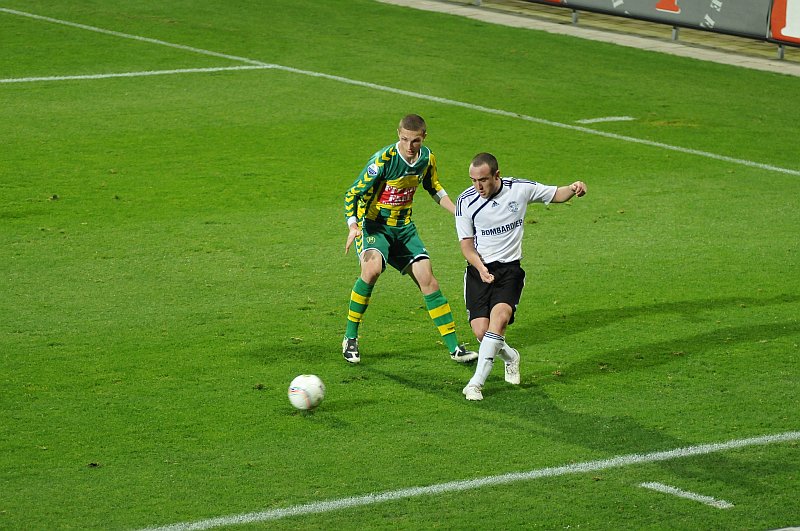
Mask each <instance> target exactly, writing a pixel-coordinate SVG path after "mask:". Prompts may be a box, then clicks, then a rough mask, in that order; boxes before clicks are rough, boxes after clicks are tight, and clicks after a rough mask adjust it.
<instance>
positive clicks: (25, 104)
mask: <svg viewBox="0 0 800 531" xmlns="http://www.w3.org/2000/svg"><path fill="white" fill-rule="evenodd" d="M26 14H33V15H37V16H40V17H47V18H46V19H44V18H33V17H31V16H27V15H26ZM59 21H63V22H68V23H72V25H69V24H64V23H61V22H59ZM96 28H99V29H102V30H105V31H103V32H101V31H96V30H95V29H96ZM134 37H135V38H134ZM0 50H2V53H0V103H1V104H0V249H2V251H0V253H1V255H2V259H1V260H0V279H1V280H0V282H1V283H2V290H0V404H2V421H0V485H2V489H1V490H2V496H0V528H3V529H20V530H22V529H141V528H146V527H152V526H165V525H171V524H183V523H192V522H209V521H210V519H214V518H223V520H220V521H218V522H217V523H219V524H220V525H222V526H230V527H235V528H237V529H240V528H252V529H260V528H270V529H388V528H391V529H426V528H440V529H478V528H486V527H494V528H497V529H511V528H522V527H525V528H539V529H566V528H571V529H575V528H581V529H637V530H638V529H687V530H689V529H753V530H756V529H758V530H762V529H775V528H781V527H788V526H797V525H800V516H798V515H800V501H798V500H800V498H799V497H798V496H797V487H798V484H799V482H800V477H799V476H798V473H799V472H798V471H800V454H799V453H798V442H797V441H798V438H797V436H796V435H797V431H798V430H799V429H800V423H799V422H798V416H797V413H798V411H799V410H800V409H799V407H798V401H799V400H800V366H799V365H798V355H800V347H798V344H800V321H799V320H798V316H799V315H800V274H799V273H798V271H799V269H798V261H799V259H800V237H799V236H798V227H800V200H799V199H798V194H797V184H798V182H800V160H799V159H798V149H797V131H798V124H800V79H798V78H793V77H789V76H781V75H776V74H768V73H763V72H755V71H749V70H744V69H738V68H734V67H728V66H722V65H718V64H712V63H705V62H700V61H695V60H690V59H683V58H677V57H668V56H661V55H657V54H653V53H649V52H646V51H640V50H634V49H627V48H621V47H617V46H614V45H609V44H601V43H596V42H588V41H581V40H576V39H572V38H568V37H563V36H554V35H548V34H544V33H539V32H535V31H525V30H520V29H512V28H507V27H501V26H494V25H490V24H486V23H482V22H480V21H476V20H470V19H465V18H459V17H453V16H448V15H441V14H433V13H426V12H421V11H416V10H411V9H405V8H399V7H394V6H390V5H385V4H381V3H378V2H371V1H366V0H352V1H348V2H319V1H310V0H308V1H307V0H262V1H259V2H244V1H240V0H233V1H230V2H211V1H208V0H199V1H191V2H190V1H188V0H183V1H181V0H179V1H175V2H166V3H165V2H156V1H153V0H145V1H137V2H133V1H131V0H122V1H120V2H111V3H110V2H101V1H99V0H83V1H81V2H67V1H65V0H26V1H22V0H4V1H3V2H2V4H1V5H0ZM265 65H266V66H270V65H272V66H273V67H265ZM275 65H277V66H275ZM240 67H247V69H235V68H240ZM284 67H285V68H284ZM292 69H295V70H292ZM169 72H171V73H169ZM137 73H138V74H137ZM144 73H149V74H150V75H144ZM122 74H130V75H124V76H123V75H122ZM81 76H83V77H81ZM33 78H38V79H33ZM409 112H416V113H419V114H421V115H422V116H424V117H425V118H426V120H427V121H428V124H429V135H428V145H429V146H430V147H431V148H432V149H433V151H434V153H436V155H437V157H438V160H439V163H440V171H441V177H442V181H443V183H444V185H445V187H446V188H447V190H448V191H449V193H450V195H451V196H453V197H455V196H456V195H457V194H458V193H460V192H461V191H462V190H464V189H465V188H466V187H467V186H469V184H470V183H469V179H468V175H467V166H468V163H469V160H470V158H471V157H472V155H474V154H475V153H477V152H479V151H491V152H493V153H495V154H496V155H497V156H498V158H499V160H500V163H501V172H502V173H503V174H504V175H508V176H511V175H514V176H519V177H525V178H532V179H536V180H540V181H542V182H545V183H551V184H567V183H569V182H572V181H573V180H575V179H582V180H584V181H586V182H587V184H588V187H589V193H588V195H587V196H586V197H585V198H582V199H580V200H575V201H572V202H571V203H569V204H564V205H553V206H552V207H549V208H543V207H541V205H539V206H538V207H537V208H533V209H532V211H531V212H530V213H529V215H528V224H527V226H526V240H525V247H524V252H525V258H524V262H523V265H524V267H525V269H526V270H527V272H528V282H527V286H526V288H525V293H524V295H523V301H522V303H521V305H520V307H519V310H518V314H517V323H515V324H514V325H512V326H511V327H510V328H509V331H508V334H507V337H508V340H509V342H510V343H511V344H512V345H514V346H516V347H517V348H519V350H520V352H521V354H522V367H521V369H522V384H521V385H520V386H519V387H512V386H508V385H506V384H505V383H504V382H503V378H502V370H501V368H500V367H495V370H494V373H493V374H492V376H491V377H490V379H489V380H488V382H487V385H486V387H485V390H484V395H485V399H484V401H483V402H480V403H468V402H467V401H465V400H464V398H463V396H462V395H461V388H462V387H463V386H464V384H465V382H466V381H467V380H468V379H469V377H470V375H471V373H472V370H473V367H472V366H468V367H464V366H460V365H457V364H455V363H453V362H452V361H451V360H450V359H449V357H448V355H447V353H446V350H445V348H444V347H443V346H442V345H441V343H440V342H439V340H438V337H437V333H436V331H435V329H434V327H433V325H432V324H431V322H430V320H429V319H428V317H427V315H426V313H425V311H424V307H423V302H422V299H421V296H420V295H419V293H418V291H417V290H416V288H415V287H414V286H413V284H412V283H411V281H410V280H409V279H408V278H405V277H401V276H400V275H398V274H397V273H396V272H393V271H389V272H387V274H386V275H384V276H383V277H382V278H381V279H380V282H379V284H378V286H377V288H376V290H375V293H374V296H373V299H372V305H371V306H370V308H369V311H368V312H367V314H366V320H365V322H364V324H363V326H362V330H361V332H362V339H361V348H362V363H361V365H360V366H348V365H347V364H346V363H345V362H344V361H343V359H342V357H341V354H340V342H341V336H342V333H343V330H344V325H345V315H346V310H347V300H348V294H349V290H350V288H351V287H352V284H353V281H354V280H355V278H356V275H357V273H358V268H357V263H356V260H355V258H354V257H353V255H352V253H351V254H350V255H347V256H345V255H344V253H343V250H344V243H345V238H346V234H347V230H346V227H345V223H344V219H343V206H342V200H343V193H344V190H345V189H346V187H347V186H348V185H349V184H350V183H351V182H352V181H353V180H354V179H355V177H356V172H358V171H359V170H360V168H361V167H362V165H363V163H364V162H365V161H366V159H367V158H368V157H369V155H370V154H371V153H372V152H373V151H375V150H376V149H378V148H379V147H381V146H383V145H386V144H388V143H389V142H391V141H392V140H393V138H394V137H393V134H394V133H393V132H394V128H395V126H396V123H397V121H398V120H399V118H400V117H401V116H402V115H403V114H406V113H409ZM608 116H628V117H631V118H633V119H632V120H629V121H617V122H598V123H593V124H590V125H581V124H580V123H578V121H579V120H586V119H594V118H602V117H608ZM415 219H416V221H417V224H418V226H419V227H420V232H421V235H422V237H423V239H424V241H425V243H426V244H427V246H428V247H429V250H430V251H431V255H432V259H433V267H434V271H435V273H436V275H437V277H438V278H439V280H440V283H441V284H442V289H443V291H444V293H445V294H446V295H447V296H448V298H449V300H450V303H451V305H452V307H453V310H454V312H455V314H456V319H457V327H458V331H459V335H460V336H461V339H462V340H465V341H467V342H471V343H472V345H473V347H474V346H475V340H474V338H472V337H471V336H470V334H469V326H468V324H467V323H466V321H465V314H464V305H463V301H462V298H461V293H462V287H461V280H462V271H463V259H462V258H461V256H460V253H459V249H458V242H457V241H456V235H455V229H454V224H453V222H452V220H451V219H448V216H447V215H446V213H445V212H444V211H443V210H441V209H439V208H438V207H436V205H435V204H433V202H431V201H428V200H427V198H426V197H422V196H420V197H418V199H417V204H416V209H415ZM398 308H399V309H400V313H399V315H398V311H397V309H398ZM300 373H313V374H317V375H319V376H320V377H321V378H322V379H323V380H324V381H325V383H326V386H327V396H326V398H325V401H324V402H323V403H322V405H321V406H320V407H319V408H318V409H317V410H316V411H314V412H312V413H302V412H299V411H296V410H294V409H293V408H292V407H291V406H290V404H289V402H288V400H287V397H286V390H287V386H288V384H289V382H290V381H291V380H292V378H294V376H296V375H297V374H300ZM785 434H790V435H789V436H787V437H786V438H785V439H783V440H779V441H777V442H771V443H770V444H752V445H750V444H748V445H742V446H741V447H730V448H728V447H725V448H724V449H719V450H718V451H714V452H710V453H701V454H697V455H689V454H685V455H684V454H680V455H677V456H676V457H675V458H670V459H664V460H654V459H650V458H649V457H647V456H653V455H656V454H657V453H658V452H666V451H670V450H675V449H686V448H695V447H698V446H702V445H707V444H715V443H726V442H729V441H742V440H749V439H752V438H759V437H770V436H780V435H785ZM791 434H794V435H791ZM734 446H735V445H734ZM633 455H638V456H646V457H647V458H646V459H645V460H644V461H635V460H634V461H627V460H624V461H621V463H624V465H623V464H621V465H619V466H609V467H597V468H595V469H593V470H587V471H581V470H582V469H578V468H574V469H573V468H565V469H560V468H559V467H570V466H573V467H575V466H579V465H581V464H582V463H594V462H605V461H604V460H613V459H615V458H619V457H621V456H633ZM551 468H552V469H557V470H566V471H568V473H566V472H565V473H563V474H561V473H559V474H553V475H540V474H539V473H538V472H536V473H535V474H532V476H531V477H529V478H527V479H521V480H519V481H514V482H510V483H496V484H486V485H483V486H480V485H477V484H475V485H474V488H472V487H470V488H466V489H464V490H452V489H451V490H448V489H443V490H442V491H440V492H434V491H424V490H422V491H419V492H418V491H414V490H413V489H424V488H426V487H431V486H437V485H445V484H449V483H450V482H457V481H467V482H469V481H473V480H480V479H481V478H490V477H497V476H500V477H505V476H503V475H505V474H511V473H517V472H520V473H526V472H531V471H542V470H547V469H551ZM534 476H535V477H534ZM643 483H660V484H663V485H668V486H671V487H674V488H676V489H680V490H681V491H685V492H688V493H693V494H696V495H697V498H696V499H693V498H689V499H687V498H683V497H679V496H674V495H671V494H667V493H663V492H656V491H654V490H652V489H648V488H643V487H642V484H643ZM470 485H472V484H470ZM403 489H412V491H410V492H414V493H415V494H414V495H413V496H406V497H402V496H399V497H396V499H389V500H386V501H383V502H381V503H368V504H358V503H353V504H352V506H347V500H357V499H359V497H362V496H367V495H371V494H380V493H397V492H402V491H403ZM703 496H705V497H709V498H713V499H716V500H724V501H726V502H728V503H730V504H732V507H728V508H718V507H714V506H711V505H708V504H707V503H704V502H703V500H704V499H705V498H702V497H703ZM342 500H344V501H342ZM325 502H332V505H331V506H330V510H327V509H325V507H326V506H325V505H324V503H325ZM300 506H306V507H312V508H316V509H319V510H318V511H312V512H310V513H309V514H290V513H291V511H290V510H289V511H287V514H285V515H282V516H280V517H275V518H271V519H268V518H266V517H262V518H254V519H252V521H249V523H242V524H237V520H236V518H237V516H238V517H241V515H248V514H253V513H260V514H262V515H263V514H266V513H262V512H269V511H280V510H284V509H292V508H297V507H300ZM225 518H228V519H225ZM209 525H210V524H209ZM179 528H180V526H179ZM183 528H187V529H188V528H189V527H188V526H184V527H183Z"/></svg>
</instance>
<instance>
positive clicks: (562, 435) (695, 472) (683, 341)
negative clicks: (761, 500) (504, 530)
mask: <svg viewBox="0 0 800 531" xmlns="http://www.w3.org/2000/svg"><path fill="white" fill-rule="evenodd" d="M798 301H800V297H798V296H789V295H783V296H779V297H774V298H770V299H757V298H728V299H716V300H709V301H684V302H674V303H664V304H655V305H648V306H639V307H632V308H622V309H618V310H608V311H604V310H597V311H590V312H581V313H578V314H573V315H569V316H566V317H565V318H564V319H550V320H546V321H542V322H539V323H535V324H534V325H531V326H529V327H528V329H530V328H531V327H535V328H536V329H538V330H551V331H552V330H554V329H557V330H559V332H557V333H556V335H558V334H560V335H561V337H563V336H564V335H568V334H572V333H580V332H586V331H589V330H592V329H597V328H600V327H603V326H606V325H609V324H612V323H615V322H617V321H620V320H624V319H629V318H635V317H637V316H639V315H644V314H648V315H649V314H653V313H662V314H667V313H677V314H682V315H684V316H687V317H693V318H698V317H699V314H700V313H701V312H706V311H709V310H720V309H725V308H729V307H730V308H735V307H740V306H741V305H745V306H747V307H767V306H776V305H783V304H792V303H796V302H798ZM564 322H567V323H569V325H564ZM562 330H563V331H562ZM527 334H529V335H533V333H532V332H527ZM797 334H800V321H798V320H797V319H783V320H782V321H780V322H772V323H768V324H755V323H754V324H749V325H744V326H733V327H725V328H723V329H720V330H713V331H709V332H705V333H701V334H695V335H691V336H687V337H682V338H675V339H669V340H665V341H658V342H653V343H649V344H642V345H636V346H633V347H630V348H627V349H623V350H613V351H603V352H598V353H597V354H595V355H592V356H590V357H588V358H585V359H582V360H580V361H576V362H574V363H572V364H570V365H568V366H567V367H565V368H564V370H563V371H562V375H561V376H559V377H557V378H554V377H550V378H539V379H538V380H537V383H536V384H534V383H532V381H531V378H530V375H528V377H526V375H525V374H524V372H523V384H522V385H521V386H519V387H521V388H523V389H525V395H524V399H522V400H521V399H519V398H514V397H513V395H514V393H518V392H519V390H520V389H519V387H511V386H503V385H496V386H495V385H493V388H492V390H491V397H489V396H487V399H486V400H484V401H483V402H481V403H478V404H474V403H466V401H465V400H464V398H463V396H462V395H461V393H460V392H459V393H458V394H457V395H455V396H453V395H454V394H453V393H452V392H447V393H446V394H444V396H447V397H448V398H449V399H451V400H454V401H458V402H462V403H464V407H473V408H479V409H478V410H477V411H480V412H481V414H480V418H479V419H478V418H477V417H476V422H478V423H480V426H479V429H480V430H485V431H491V430H492V426H493V425H495V426H497V427H498V428H502V429H503V430H508V429H511V430H518V431H519V430H527V431H528V432H529V433H530V434H531V436H536V437H541V438H543V439H549V440H551V441H553V443H554V444H565V445H573V446H580V447H583V448H587V449H590V450H592V452H593V454H594V455H596V454H597V453H599V454H600V455H601V456H604V457H606V456H618V455H626V454H630V453H634V452H655V451H665V450H672V449H676V448H685V447H687V446H693V445H695V444H704V443H714V442H723V441H713V440H712V441H706V440H704V441H690V442H687V441H685V440H681V439H680V438H678V437H675V436H674V435H671V434H670V433H668V432H667V431H666V430H662V429H659V428H655V427H652V426H647V427H645V426H643V425H642V424H640V423H639V422H638V421H637V420H635V419H633V418H630V417H627V416H624V415H622V416H621V415H603V414H602V413H600V414H598V413H597V412H591V413H584V412H574V411H569V410H567V409H564V408H562V407H560V405H559V404H558V403H557V402H556V401H554V400H553V399H552V398H551V397H550V396H549V395H548V393H547V388H548V387H549V386H552V385H563V384H564V383H570V382H574V381H577V380H578V379H582V378H598V377H600V378H605V377H610V378H613V375H614V373H619V372H624V371H643V370H647V369H648V368H652V367H656V366H659V365H663V364H667V363H677V364H679V363H681V361H682V360H684V359H686V357H688V356H692V355H700V354H703V353H704V352H705V351H707V350H711V349H714V350H719V349H720V347H721V346H733V345H736V344H749V343H756V342H758V341H763V340H774V339H776V338H781V337H787V336H792V335H797ZM549 337H550V338H552V337H553V336H552V335H550V336H549ZM556 339H560V338H558V337H556ZM537 341H538V343H539V344H543V343H546V342H547V341H548V339H547V338H543V337H542V336H537ZM520 344H521V346H522V347H523V348H525V346H526V345H525V344H524V341H520ZM465 369H467V370H465V371H464V378H463V382H462V383H460V384H457V385H451V386H450V387H451V388H453V387H457V388H458V390H459V391H460V389H461V385H463V383H466V381H467V380H468V379H469V376H471V374H472V371H473V370H474V365H472V366H468V367H465ZM368 370H369V371H370V372H374V373H376V374H380V375H381V376H383V377H386V378H388V379H391V380H394V381H395V382H397V383H398V384H400V385H403V386H406V387H409V388H413V389H416V390H418V391H421V392H425V393H432V394H437V395H439V396H442V395H443V393H442V379H441V377H436V376H434V375H433V374H432V373H431V371H430V368H424V367H422V366H417V367H414V368H412V369H411V370H408V371H403V372H402V373H393V372H391V371H386V370H383V369H380V368H376V367H370V368H369V369H368ZM496 370H497V367H495V371H496ZM523 371H524V370H523ZM451 372H452V371H451ZM539 376H541V375H539ZM548 376H549V375H548ZM495 383H496V382H495ZM505 394H507V395H508V396H507V397H506V398H503V395H505ZM517 397H520V395H517ZM609 399H611V397H609ZM593 407H595V406H593ZM595 409H596V407H595ZM486 411H490V412H496V413H497V415H495V416H489V417H487V415H485V414H483V413H485V412H486ZM709 422H710V423H712V424H713V422H714V419H709ZM721 428H724V426H723V427H720V426H714V429H712V430H711V431H712V432H715V433H719V432H720V431H725V430H724V429H721ZM758 435H765V434H762V433H748V434H745V435H743V436H745V437H747V436H758ZM660 466H661V467H662V468H663V469H664V470H667V471H668V472H669V474H679V475H682V476H684V477H692V478H702V479H708V480H713V481H724V482H727V483H735V484H741V485H744V486H747V487H748V488H753V485H754V484H758V483H759V479H758V478H757V477H754V476H752V475H748V474H744V473H741V474H735V473H732V472H731V471H737V470H738V471H746V470H747V469H748V463H747V462H746V461H740V460H738V459H737V458H736V457H730V456H728V455H722V454H713V455H711V456H707V457H704V458H703V459H702V460H696V459H695V460H692V459H676V460H672V461H668V462H664V463H660ZM656 475H658V474H656Z"/></svg>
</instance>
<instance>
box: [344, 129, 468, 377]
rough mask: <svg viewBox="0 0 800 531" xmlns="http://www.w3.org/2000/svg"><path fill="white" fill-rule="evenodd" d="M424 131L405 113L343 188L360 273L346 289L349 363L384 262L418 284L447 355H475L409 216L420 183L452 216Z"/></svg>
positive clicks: (357, 358) (461, 359)
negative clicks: (461, 339)
mask: <svg viewBox="0 0 800 531" xmlns="http://www.w3.org/2000/svg"><path fill="white" fill-rule="evenodd" d="M426 135H427V126H426V124H425V120H423V119H422V117H421V116H418V115H416V114H409V115H408V116H406V117H404V118H403V119H402V120H400V125H399V126H398V128H397V137H398V141H397V142H396V143H394V144H391V145H389V146H386V147H385V148H383V149H381V150H379V151H378V152H377V153H375V154H374V155H372V157H371V158H370V159H369V162H367V165H366V167H365V168H364V169H363V170H362V171H361V174H360V175H359V176H358V179H356V181H355V182H354V183H353V184H352V186H350V188H349V189H348V190H347V192H346V193H345V196H344V215H345V219H346V220H347V225H348V227H349V228H350V232H349V234H348V235H347V243H346V244H345V253H347V252H348V251H349V250H350V247H351V246H352V245H353V243H355V245H356V251H357V252H358V257H359V262H360V264H361V275H360V276H359V278H358V279H356V282H355V285H354V286H353V290H352V291H351V292H350V308H349V313H348V315H347V328H346V330H345V334H344V340H343V341H342V354H343V355H344V359H345V360H347V361H348V362H349V363H358V362H360V361H361V356H360V354H359V351H358V326H359V324H361V320H362V319H363V317H364V312H365V311H366V310H367V306H369V301H370V297H371V296H372V290H373V288H374V287H375V283H376V282H377V281H378V277H379V276H380V275H381V273H383V271H384V270H385V269H386V264H389V265H390V266H392V267H394V268H395V269H397V270H398V271H400V273H402V274H408V276H410V277H411V279H412V280H413V281H414V282H415V283H416V284H417V286H418V287H419V289H420V291H421V292H422V295H423V298H424V299H425V307H426V308H427V309H428V314H429V315H430V316H431V319H433V322H434V324H435V325H436V327H437V328H438V330H439V333H440V334H441V336H442V339H443V341H444V343H445V345H446V346H447V349H448V350H449V351H450V357H451V358H452V359H454V360H455V361H458V362H461V363H466V362H468V361H472V360H474V359H476V358H477V357H478V354H477V353H476V352H472V351H468V350H466V349H465V348H464V345H461V344H459V343H458V338H457V337H456V329H455V323H454V322H453V314H452V312H451V311H450V304H449V303H448V302H447V299H446V298H445V296H444V295H443V294H442V292H441V290H440V289H439V282H438V281H437V280H436V277H434V276H433V269H432V267H431V260H430V256H428V251H427V250H426V249H425V245H424V244H423V243H422V240H421V239H420V237H419V235H418V234H417V228H416V226H415V225H414V222H413V221H412V220H411V206H412V203H413V201H414V194H415V192H416V191H417V188H418V187H419V186H422V188H423V189H424V190H425V191H426V192H428V194H429V195H430V196H431V198H433V200H434V201H436V202H437V203H438V204H439V206H441V207H442V208H444V209H446V210H447V211H448V212H450V214H451V215H455V205H454V204H453V201H452V200H451V199H450V198H449V197H448V196H447V192H445V190H444V188H443V187H442V185H441V183H440V182H439V175H438V173H437V170H436V157H434V156H433V153H431V150H430V149H428V148H427V147H425V146H423V145H422V143H423V141H424V140H425V137H426Z"/></svg>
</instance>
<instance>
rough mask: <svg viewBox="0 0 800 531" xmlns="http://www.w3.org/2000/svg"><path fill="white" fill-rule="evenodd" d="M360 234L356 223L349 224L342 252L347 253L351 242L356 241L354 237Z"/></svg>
mask: <svg viewBox="0 0 800 531" xmlns="http://www.w3.org/2000/svg"><path fill="white" fill-rule="evenodd" d="M359 236H361V231H360V230H359V228H358V225H355V224H353V225H350V232H349V233H348V234H347V243H345V244H344V254H347V253H348V251H350V246H351V245H353V242H354V241H356V238H358V237H359Z"/></svg>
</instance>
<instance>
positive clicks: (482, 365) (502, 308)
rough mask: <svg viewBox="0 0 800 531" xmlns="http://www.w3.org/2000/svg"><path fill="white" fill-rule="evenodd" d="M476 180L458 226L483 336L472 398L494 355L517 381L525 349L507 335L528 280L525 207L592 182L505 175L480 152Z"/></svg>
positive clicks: (472, 173) (476, 327) (469, 300)
mask: <svg viewBox="0 0 800 531" xmlns="http://www.w3.org/2000/svg"><path fill="white" fill-rule="evenodd" d="M469 177H470V179H472V186H471V187H470V188H468V189H466V190H465V191H464V192H463V193H462V194H461V195H460V196H458V200H457V201H456V232H457V233H458V239H459V240H460V243H461V252H462V253H463V255H464V258H466V259H467V262H469V265H468V266H467V270H466V273H465V274H464V297H465V300H466V306H467V314H468V317H469V322H470V325H471V326H472V331H473V333H474V334H475V337H476V338H478V341H480V343H481V346H480V350H479V351H478V363H477V366H476V367H475V374H474V375H473V376H472V378H471V379H470V381H469V383H468V384H467V386H466V387H464V391H463V392H464V396H465V397H466V398H467V400H483V393H482V388H483V385H484V383H486V379H487V378H488V377H489V373H491V371H492V365H493V364H494V357H495V356H499V357H500V358H501V359H502V360H503V361H504V362H505V380H506V381H507V382H508V383H511V384H514V385H517V384H519V382H520V377H519V352H518V351H517V350H516V349H513V348H511V347H510V346H508V344H507V343H506V341H505V333H506V327H507V326H508V325H510V324H511V323H513V322H514V312H515V311H516V308H517V304H519V300H520V296H521V295H522V288H523V287H524V285H525V271H524V270H523V269H522V267H521V266H520V259H521V258H522V235H523V232H524V230H525V212H526V211H527V209H528V204H529V203H544V204H549V203H563V202H565V201H569V200H570V199H572V198H573V197H574V196H576V195H577V196H578V197H581V196H583V195H584V194H585V193H586V184H584V183H583V182H582V181H575V182H574V183H572V184H570V185H567V186H549V185H544V184H540V183H537V182H534V181H527V180H524V179H516V178H501V177H500V170H499V168H498V163H497V159H496V158H495V157H494V155H492V154H491V153H479V154H478V155H476V156H475V157H474V158H473V159H472V162H471V163H470V166H469Z"/></svg>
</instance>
